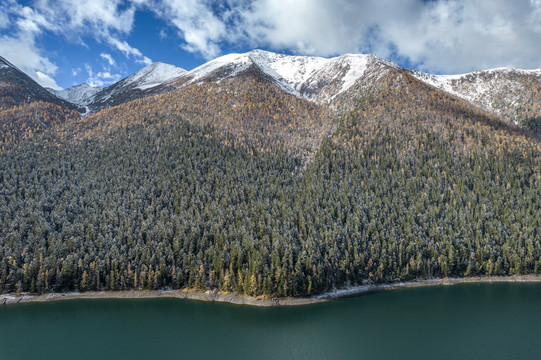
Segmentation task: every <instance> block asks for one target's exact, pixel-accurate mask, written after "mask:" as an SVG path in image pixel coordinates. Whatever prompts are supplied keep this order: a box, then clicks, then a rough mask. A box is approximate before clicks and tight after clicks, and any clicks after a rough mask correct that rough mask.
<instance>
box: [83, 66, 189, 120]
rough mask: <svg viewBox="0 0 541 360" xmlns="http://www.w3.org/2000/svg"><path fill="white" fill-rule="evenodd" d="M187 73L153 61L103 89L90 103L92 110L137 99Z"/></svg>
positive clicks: (175, 67)
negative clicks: (144, 93) (146, 92)
mask: <svg viewBox="0 0 541 360" xmlns="http://www.w3.org/2000/svg"><path fill="white" fill-rule="evenodd" d="M185 73H186V70H184V69H182V68H179V67H177V66H174V65H169V64H165V63H162V62H155V63H152V64H150V65H148V66H146V67H144V68H142V69H141V70H139V71H137V72H135V73H133V74H131V75H130V76H128V77H126V78H124V79H122V80H120V81H118V82H116V83H114V84H112V85H110V86H108V87H106V88H104V89H102V90H101V91H99V92H97V93H96V94H94V95H93V99H92V101H91V102H89V103H88V105H89V107H90V108H91V109H92V110H96V109H100V108H103V107H105V106H110V105H117V104H120V103H123V102H125V101H129V100H133V99H136V98H138V97H140V96H142V95H143V92H145V91H147V90H149V89H152V88H154V87H157V86H159V85H161V84H163V83H165V82H167V81H169V80H171V79H174V78H177V77H179V76H181V75H183V74H185Z"/></svg>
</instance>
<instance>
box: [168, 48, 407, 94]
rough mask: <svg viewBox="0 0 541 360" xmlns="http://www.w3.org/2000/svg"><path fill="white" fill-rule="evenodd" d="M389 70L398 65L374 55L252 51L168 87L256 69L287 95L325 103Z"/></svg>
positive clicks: (227, 57)
mask: <svg viewBox="0 0 541 360" xmlns="http://www.w3.org/2000/svg"><path fill="white" fill-rule="evenodd" d="M389 67H397V66H396V65H395V64H393V63H391V62H389V61H387V60H384V59H380V58H378V57H376V56H375V55H372V54H370V55H364V54H346V55H342V56H339V57H335V58H330V59H328V58H322V57H316V56H290V55H283V54H276V53H272V52H269V51H263V50H253V51H250V52H247V53H244V54H228V55H225V56H222V57H219V58H217V59H214V60H211V61H209V62H208V63H206V64H203V65H201V66H199V67H197V68H195V69H193V70H191V71H188V72H187V73H186V74H184V75H182V76H181V77H179V78H177V79H175V80H174V81H172V82H171V83H170V84H168V85H169V86H172V87H181V86H185V85H188V84H193V83H196V84H197V83H200V82H205V81H213V82H220V81H221V80H225V79H230V78H234V77H235V76H238V75H240V74H242V73H244V72H246V71H248V70H249V69H256V70H258V71H259V72H260V73H261V74H263V75H264V76H265V77H266V78H267V79H268V80H269V81H270V82H272V83H274V84H276V85H278V86H279V87H280V88H281V89H282V90H284V91H286V92H287V93H289V94H292V95H295V96H298V97H302V98H305V99H307V100H311V101H315V102H318V103H323V102H327V101H329V100H331V99H334V98H335V97H337V96H339V95H340V94H342V93H344V92H346V91H347V90H348V89H350V88H351V87H352V86H353V85H354V84H355V83H356V82H357V81H358V80H359V79H361V78H363V77H365V76H367V75H369V74H373V72H374V71H378V72H381V70H382V69H383V68H389Z"/></svg>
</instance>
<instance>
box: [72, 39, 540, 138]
mask: <svg viewBox="0 0 541 360" xmlns="http://www.w3.org/2000/svg"><path fill="white" fill-rule="evenodd" d="M160 66H162V67H164V66H167V67H169V69H170V72H169V73H168V75H167V76H165V77H160V76H157V80H156V81H153V80H149V79H148V77H150V78H152V77H153V76H155V74H156V71H155V68H156V67H158V68H159V67H160ZM251 66H255V67H257V68H258V70H259V72H260V73H261V76H263V77H264V78H265V79H266V80H267V81H269V82H270V83H274V84H276V85H277V86H279V87H280V88H281V89H282V90H283V91H285V92H286V93H288V94H291V95H294V96H297V97H300V98H303V99H306V100H309V101H313V102H316V103H319V104H328V105H329V106H331V107H332V108H334V109H337V110H338V111H344V110H345V109H346V108H347V107H348V105H347V104H351V101H352V99H353V98H355V97H357V96H359V94H360V95H362V93H363V92H364V91H366V89H369V88H370V87H371V86H373V85H374V84H375V83H377V81H378V79H379V78H381V76H383V75H384V74H385V73H387V72H388V71H389V70H392V69H394V70H400V71H405V72H407V73H409V74H411V75H412V76H414V77H415V78H417V79H418V80H420V81H422V82H425V83H426V84H428V85H431V86H434V87H436V88H438V89H439V90H441V91H445V92H447V93H449V94H451V95H454V96H457V97H458V98H460V99H462V100H464V101H467V102H469V103H471V104H473V105H476V106H479V107H480V108H483V109H485V110H487V111H491V112H493V113H495V114H497V115H499V116H501V117H502V118H504V119H505V120H506V121H508V122H510V123H513V124H516V125H519V126H521V127H524V128H530V129H534V130H535V129H536V128H538V127H540V128H541V125H540V124H539V123H541V119H539V114H540V113H541V107H540V106H541V105H539V104H541V69H533V70H522V69H513V68H494V69H487V70H478V71H474V72H470V73H466V74H458V75H433V74H429V73H425V72H422V71H419V70H413V69H408V68H404V67H400V66H399V65H397V64H395V63H393V62H391V61H389V60H386V59H383V58H380V57H378V56H376V55H374V54H343V55H340V56H337V57H332V58H324V57H317V56H295V55H284V54H277V53H273V52H270V51H265V50H260V49H256V50H252V51H249V52H246V53H231V54H226V55H223V56H220V57H218V58H215V59H213V60H210V61H208V62H207V63H205V64H202V65H200V66H198V67H196V68H194V69H192V70H189V71H186V70H184V69H182V68H178V67H175V66H174V65H168V64H163V63H160V62H156V63H153V64H151V65H149V66H147V67H145V68H143V69H141V70H139V71H137V72H135V73H133V74H131V75H130V76H128V77H126V78H124V79H122V80H120V81H119V82H117V83H114V84H112V85H110V86H109V87H107V88H104V89H102V90H101V91H99V92H97V93H96V94H92V95H89V97H88V98H87V99H83V100H82V101H81V100H79V103H80V104H83V103H84V104H83V105H88V106H89V107H90V109H91V110H92V111H97V110H99V109H102V108H104V107H107V106H111V105H118V104H120V103H122V102H125V101H129V100H133V99H136V98H140V97H146V96H151V95H156V94H160V93H163V92H169V91H177V90H179V89H181V88H183V87H185V86H189V85H192V84H200V83H203V82H213V83H220V82H221V81H223V80H225V79H228V78H234V77H236V76H239V75H240V74H241V73H243V72H246V71H248V70H249V68H250V67H251Z"/></svg>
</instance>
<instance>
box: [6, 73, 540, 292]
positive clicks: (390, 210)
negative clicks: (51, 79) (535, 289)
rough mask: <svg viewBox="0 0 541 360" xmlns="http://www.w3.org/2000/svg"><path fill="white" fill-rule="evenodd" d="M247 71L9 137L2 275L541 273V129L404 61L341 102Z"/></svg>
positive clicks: (82, 279) (23, 284)
mask: <svg viewBox="0 0 541 360" xmlns="http://www.w3.org/2000/svg"><path fill="white" fill-rule="evenodd" d="M245 81H246V83H244V85H243V87H241V88H237V89H236V90H235V89H234V88H233V87H228V86H227V84H221V86H216V87H212V86H210V85H203V86H201V87H194V88H192V89H191V90H184V91H185V92H179V93H168V94H162V95H160V96H158V97H155V98H147V99H142V100H136V101H134V102H131V103H127V104H124V105H122V106H120V107H114V108H110V109H108V110H105V111H102V112H100V113H98V114H96V115H93V116H89V117H87V118H84V119H82V120H80V121H77V122H75V123H69V124H66V125H64V126H62V127H60V128H58V130H56V131H47V132H45V133H43V134H41V135H38V136H34V137H32V138H30V139H28V140H26V141H23V142H20V143H18V144H16V145H14V146H12V147H11V148H9V149H7V150H5V151H3V152H1V153H0V164H1V166H0V219H1V220H0V221H1V223H2V227H1V228H0V291H3V292H10V291H31V292H50V291H65V290H80V291H85V290H103V289H108V290H121V289H161V288H169V287H170V288H174V289H179V288H185V287H189V288H196V289H219V290H223V291H233V292H237V293H244V294H249V295H260V294H264V295H269V296H301V295H311V294H316V293H320V292H323V291H326V290H329V289H332V288H334V287H341V286H345V285H348V284H360V283H363V282H365V281H372V282H390V281H395V280H411V279H415V278H427V277H444V276H471V275H497V274H498V275H505V274H526V273H541V231H540V229H541V212H540V211H539V209H540V208H541V186H540V185H541V175H540V174H541V145H540V142H539V139H537V138H535V137H532V136H531V135H529V134H528V133H527V132H524V131H522V130H519V129H518V128H513V127H510V126H509V125H506V124H504V123H502V122H500V121H499V120H498V119H497V118H495V117H494V116H492V115H490V114H488V113H485V112H482V111H480V110H479V109H477V108H474V107H471V106H469V105H467V104H466V103H464V102H462V101H460V100H458V99H457V98H454V97H452V96H450V95H448V94H445V93H442V92H439V91H437V90H435V89H434V88H432V87H430V86H428V85H426V84H423V83H421V82H419V81H417V80H415V79H414V78H413V77H411V76H409V75H406V74H401V75H397V74H396V73H393V74H391V75H389V76H387V77H383V78H382V79H381V82H380V83H379V85H378V86H376V87H374V88H373V89H372V91H371V92H367V93H365V94H363V96H361V97H359V98H357V99H356V100H355V101H354V102H352V109H351V110H350V111H348V112H347V113H345V114H344V115H343V116H340V117H335V118H333V117H332V116H331V115H330V114H328V113H327V112H325V111H324V109H321V108H319V107H317V106H316V105H314V104H311V103H308V102H305V101H304V100H301V99H296V98H294V97H288V96H285V95H283V94H282V93H281V92H278V91H274V90H273V88H270V87H268V85H267V86H266V87H264V86H260V85H258V82H257V81H255V80H253V79H251V78H247V79H246V80H245ZM188 91H193V92H195V94H197V96H196V97H194V94H193V93H192V94H190V95H186V94H189V93H188ZM230 91H236V93H234V96H230V95H228V94H229V93H228V92H230ZM205 93H206V94H208V96H206V97H205ZM183 94H184V95H183ZM282 95H283V96H282ZM183 96H185V97H183ZM194 99H198V100H199V101H200V102H194ZM243 99H247V100H246V101H244V100H243ZM255 99H257V101H255ZM276 114H281V115H282V117H280V116H278V117H274V115H276Z"/></svg>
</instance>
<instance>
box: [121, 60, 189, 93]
mask: <svg viewBox="0 0 541 360" xmlns="http://www.w3.org/2000/svg"><path fill="white" fill-rule="evenodd" d="M185 73H186V70H184V69H182V68H179V67H178V66H174V65H169V64H165V63H162V62H159V61H157V62H155V63H152V64H150V65H148V66H146V67H144V68H142V69H141V70H139V71H137V72H136V73H133V74H132V75H130V76H128V77H127V78H126V79H124V80H125V81H124V85H125V86H127V85H132V84H133V85H135V86H134V88H136V89H140V90H146V89H150V88H152V87H154V86H158V85H160V84H163V83H164V82H166V81H169V80H171V79H174V78H176V77H179V76H181V75H183V74H185Z"/></svg>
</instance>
